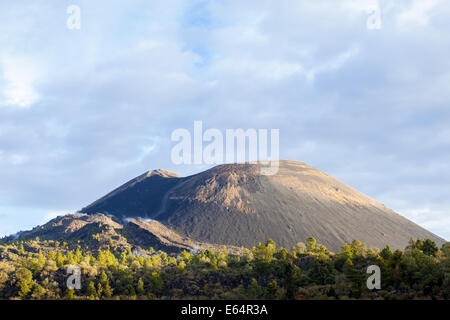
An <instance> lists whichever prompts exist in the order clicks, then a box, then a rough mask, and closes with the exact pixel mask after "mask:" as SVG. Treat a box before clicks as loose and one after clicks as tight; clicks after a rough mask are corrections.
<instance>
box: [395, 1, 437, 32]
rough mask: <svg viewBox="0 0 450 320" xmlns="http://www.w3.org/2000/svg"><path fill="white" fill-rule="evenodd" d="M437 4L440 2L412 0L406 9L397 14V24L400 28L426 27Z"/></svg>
mask: <svg viewBox="0 0 450 320" xmlns="http://www.w3.org/2000/svg"><path fill="white" fill-rule="evenodd" d="M439 2H440V0H414V1H413V3H412V4H411V6H410V7H409V8H408V9H406V10H404V11H403V12H402V13H400V14H399V16H398V18H397V23H398V24H399V26H400V27H407V26H408V25H419V26H425V25H427V24H428V21H429V19H430V17H431V14H432V11H433V9H434V8H435V7H436V6H437V5H438V4H439Z"/></svg>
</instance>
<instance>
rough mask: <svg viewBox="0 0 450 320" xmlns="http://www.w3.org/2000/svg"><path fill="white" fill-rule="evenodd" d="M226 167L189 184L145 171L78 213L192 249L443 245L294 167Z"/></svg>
mask: <svg viewBox="0 0 450 320" xmlns="http://www.w3.org/2000/svg"><path fill="white" fill-rule="evenodd" d="M259 172H260V165H259V164H257V163H251V164H226V165H220V166H217V167H214V168H212V169H210V170H207V171H204V172H201V173H199V174H196V175H193V176H189V177H184V178H181V177H178V176H176V175H175V174H171V173H168V172H167V171H162V170H158V171H150V172H149V173H147V174H144V175H142V176H140V177H138V178H136V179H134V180H131V181H130V182H128V183H127V184H125V185H123V186H121V187H120V188H118V189H116V190H115V191H113V192H111V193H110V194H108V195H106V196H105V197H103V198H102V199H100V200H98V201H96V202H94V203H93V204H91V205H90V206H88V207H86V208H84V209H83V212H87V213H97V212H102V213H108V214H112V215H114V216H116V217H119V218H123V217H148V218H152V219H157V220H158V221H159V222H161V223H162V224H164V225H165V226H167V227H169V228H170V229H172V230H174V231H176V232H177V233H178V234H180V235H181V236H185V237H189V238H190V239H192V240H195V241H201V242H208V243H219V244H226V245H236V246H245V247H251V246H253V245H256V244H257V243H258V242H265V241H266V240H267V239H268V238H272V239H273V240H274V241H275V242H276V243H277V244H278V245H281V246H285V247H291V246H292V245H294V244H296V243H297V242H300V241H302V242H304V241H305V240H306V239H307V238H308V237H315V238H316V239H317V240H318V242H319V243H322V244H324V245H326V246H327V247H328V248H329V249H330V250H332V251H337V250H339V248H340V246H341V245H342V244H344V243H346V242H351V241H352V240H353V239H358V240H360V241H362V242H365V243H367V245H368V246H369V247H378V248H382V247H385V246H386V245H390V246H391V247H392V248H400V249H403V248H404V247H405V246H406V245H407V243H408V241H409V239H410V238H411V237H413V238H422V239H424V238H430V239H432V240H433V241H435V242H436V243H437V244H438V245H441V244H442V243H444V242H445V240H444V239H442V238H439V237H438V236H436V235H434V234H432V233H430V232H429V231H427V230H425V229H423V228H421V227H420V226H418V225H416V224H415V223H413V222H411V221H409V220H408V219H406V218H404V217H402V216H401V215H399V214H397V213H396V212H394V211H392V210H391V209H389V208H387V207H385V206H384V205H382V204H380V203H378V202H376V201H375V200H373V199H371V198H369V197H367V196H365V195H364V194H362V193H360V192H358V191H356V190H355V189H353V188H351V187H349V186H347V185H345V184H344V183H342V182H340V181H338V180H336V179H334V178H332V177H330V176H328V175H327V174H325V173H323V172H321V171H319V170H316V169H314V168H312V167H310V166H308V165H306V164H305V163H302V162H297V161H289V160H283V161H280V170H279V172H278V173H277V174H276V175H272V176H264V175H260V174H259Z"/></svg>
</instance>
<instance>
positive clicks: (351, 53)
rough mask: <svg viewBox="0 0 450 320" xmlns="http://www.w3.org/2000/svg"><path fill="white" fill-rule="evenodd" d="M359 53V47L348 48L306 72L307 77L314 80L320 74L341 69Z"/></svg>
mask: <svg viewBox="0 0 450 320" xmlns="http://www.w3.org/2000/svg"><path fill="white" fill-rule="evenodd" d="M358 53H359V48H358V47H352V48H350V49H348V50H347V51H345V52H343V53H341V54H339V55H337V56H336V57H334V58H333V59H331V60H329V61H325V62H324V63H322V64H320V65H318V66H317V67H313V68H311V69H310V70H309V71H308V72H307V73H306V77H307V79H308V81H314V79H315V77H316V76H317V75H318V74H321V73H327V72H332V71H337V70H339V69H340V68H341V67H342V66H344V65H345V64H346V63H347V62H348V61H349V60H351V59H352V58H353V57H355V56H357V55H358Z"/></svg>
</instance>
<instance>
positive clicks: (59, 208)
mask: <svg viewBox="0 0 450 320" xmlns="http://www.w3.org/2000/svg"><path fill="white" fill-rule="evenodd" d="M72 5H74V6H76V7H77V8H79V9H80V11H79V20H76V21H79V22H80V23H79V27H80V28H79V29H77V28H73V24H72V25H70V24H69V26H71V28H69V26H68V19H71V18H73V13H74V12H73V11H69V13H68V8H69V7H70V6H72ZM449 14H450V2H449V1H444V0H427V1H423V0H396V1H392V0H380V1H377V0H340V1H335V0H315V1H303V0H296V1H289V0H286V1H267V0H246V1H238V0H236V1H226V0H217V1H206V0H189V1H182V0H180V1H177V0H164V1H157V0H154V1H144V0H129V1H118V0H108V1H100V0H99V1H88V0H70V1H66V0H59V1H50V0H45V1H44V0H34V1H31V0H28V1H24V0H15V1H2V2H0V235H7V234H11V233H14V232H17V231H19V230H25V229H30V228H32V227H34V226H36V225H38V224H43V223H45V222H46V221H48V220H49V219H51V218H53V217H55V216H57V215H61V214H65V213H69V212H74V211H77V210H79V209H81V208H82V207H84V206H86V205H88V204H89V203H91V202H93V201H94V200H96V199H98V198H99V197H101V196H103V195H104V194H106V193H107V192H109V191H111V190H112V189H114V188H115V187H117V186H119V185H121V184H123V183H124V182H126V181H128V180H130V179H132V178H134V177H136V176H138V175H140V174H142V173H144V172H145V171H147V170H151V169H158V168H164V169H168V170H171V171H174V172H177V173H179V174H180V175H189V174H194V173H197V172H199V171H202V170H205V169H207V168H209V167H210V165H206V164H201V165H176V164H174V163H173V162H172V161H171V157H170V153H171V149H172V147H173V146H174V142H173V141H171V133H172V132H173V131H174V130H175V129H177V128H186V129H188V130H192V129H193V123H194V121H195V120H201V121H203V126H204V127H205V128H217V129H219V130H226V129H228V128H230V129H235V128H243V129H249V128H263V129H272V128H276V129H279V130H280V158H283V159H293V160H299V161H303V162H306V163H307V164H309V165H311V166H313V167H315V168H317V169H320V170H322V171H324V172H326V173H328V174H330V175H332V176H334V177H335V178H337V179H339V180H341V181H343V182H344V183H347V184H349V185H350V186H352V187H354V188H356V189H357V190H359V191H361V192H363V193H365V194H367V195H369V196H370V197H372V198H374V199H375V200H377V201H379V202H381V203H383V204H385V205H386V206H388V207H390V208H392V209H394V210H395V211H397V212H399V213H400V214H402V215H404V216H405V217H407V218H409V219H411V220H412V221H414V222H416V223H418V224H420V225H421V226H423V227H425V228H427V229H428V230H430V231H432V232H434V233H435V234H437V235H439V236H441V237H444V238H446V239H447V240H449V239H450V195H449V193H450V90H448V89H449V87H450V60H449V59H448V54H449V52H450V23H449ZM70 21H72V22H73V21H74V20H70Z"/></svg>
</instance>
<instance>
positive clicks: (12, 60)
mask: <svg viewBox="0 0 450 320" xmlns="http://www.w3.org/2000/svg"><path fill="white" fill-rule="evenodd" d="M0 70H1V77H2V78H3V79H2V80H3V82H4V88H3V92H2V93H3V101H0V106H1V105H7V106H15V107H20V108H27V107H29V106H31V105H32V104H33V103H35V102H36V101H37V100H38V99H39V93H38V92H37V90H36V82H37V81H38V79H39V70H38V67H37V64H36V63H35V62H33V61H32V60H30V59H28V58H25V57H12V56H4V57H2V58H1V59H0Z"/></svg>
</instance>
